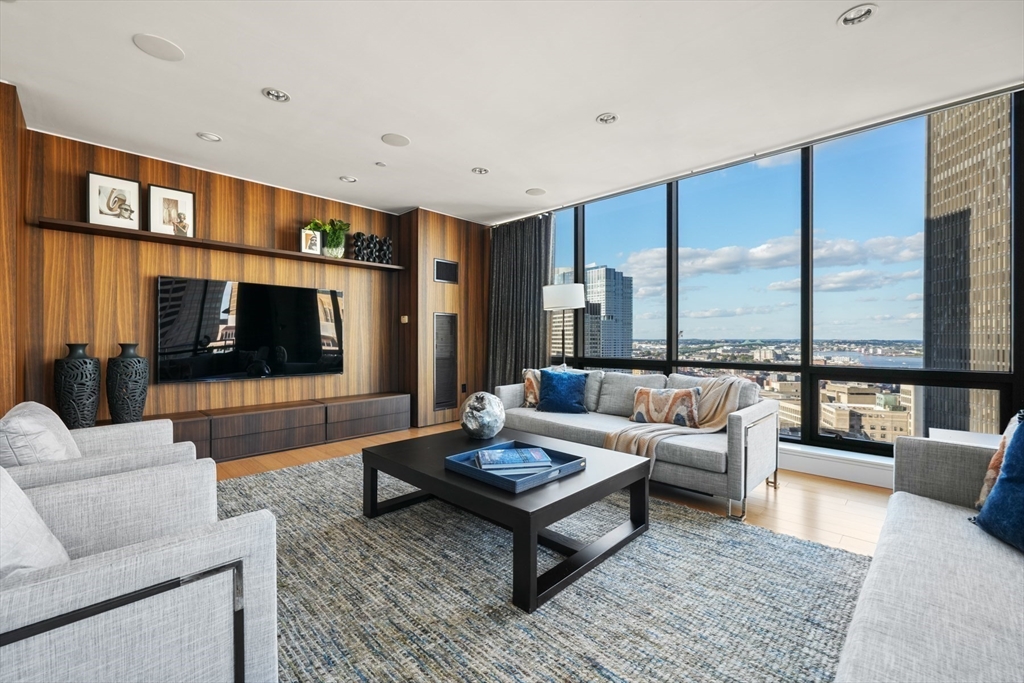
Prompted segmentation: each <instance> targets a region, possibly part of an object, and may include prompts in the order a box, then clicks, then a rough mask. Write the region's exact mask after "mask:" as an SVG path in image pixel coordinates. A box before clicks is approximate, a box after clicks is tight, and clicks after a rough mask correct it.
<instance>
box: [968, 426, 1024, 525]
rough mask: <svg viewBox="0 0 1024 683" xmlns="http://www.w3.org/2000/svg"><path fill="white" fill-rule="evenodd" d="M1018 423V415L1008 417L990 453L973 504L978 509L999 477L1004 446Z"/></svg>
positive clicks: (1004, 451)
mask: <svg viewBox="0 0 1024 683" xmlns="http://www.w3.org/2000/svg"><path fill="white" fill-rule="evenodd" d="M1019 424H1020V416H1019V415H1014V416H1013V417H1011V418H1010V421H1009V422H1008V423H1007V424H1006V429H1004V430H1003V436H1002V438H1001V439H999V447H998V448H996V452H995V453H993V454H992V459H991V460H989V462H988V470H987V471H986V472H985V481H984V483H983V484H982V485H981V495H979V496H978V501H977V502H976V503H975V504H974V507H976V508H978V509H979V510H980V509H981V507H982V506H983V505H984V504H985V500H986V499H988V494H990V493H991V492H992V487H993V486H995V485H996V479H998V478H999V472H1000V471H1001V470H1002V468H1003V456H1005V455H1006V446H1007V445H1008V444H1009V443H1010V439H1011V438H1013V433H1014V432H1015V431H1017V425H1019Z"/></svg>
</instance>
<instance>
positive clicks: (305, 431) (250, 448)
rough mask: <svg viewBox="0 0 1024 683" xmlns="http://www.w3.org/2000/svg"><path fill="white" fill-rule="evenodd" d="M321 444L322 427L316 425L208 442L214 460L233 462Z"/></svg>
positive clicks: (322, 439) (322, 440) (322, 437)
mask: <svg viewBox="0 0 1024 683" xmlns="http://www.w3.org/2000/svg"><path fill="white" fill-rule="evenodd" d="M323 442H324V426H323V425H322V424H318V425H310V426H305V427H294V428H291V429H280V430H276V431H272V432H260V433H258V434H246V435H243V436H231V437H227V438H223V439H213V440H212V441H211V442H210V454H211V455H212V456H213V459H214V460H233V459H235V458H244V457H247V456H250V455H260V454H261V453H273V452H274V451H285V450H288V449H290V448H302V447H303V446H313V445H316V444H319V443H323Z"/></svg>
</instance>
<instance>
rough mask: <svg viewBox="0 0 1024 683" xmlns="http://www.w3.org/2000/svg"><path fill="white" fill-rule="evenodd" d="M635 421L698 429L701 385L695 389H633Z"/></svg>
mask: <svg viewBox="0 0 1024 683" xmlns="http://www.w3.org/2000/svg"><path fill="white" fill-rule="evenodd" d="M633 394H634V395H633V413H632V415H630V416H629V419H630V420H632V421H633V422H661V423H664V424H674V425H678V426H681V427H691V428H693V429H696V428H697V427H699V426H700V425H699V424H698V423H697V400H698V399H699V398H700V387H694V388H693V389H647V388H645V387H637V388H636V389H634V390H633Z"/></svg>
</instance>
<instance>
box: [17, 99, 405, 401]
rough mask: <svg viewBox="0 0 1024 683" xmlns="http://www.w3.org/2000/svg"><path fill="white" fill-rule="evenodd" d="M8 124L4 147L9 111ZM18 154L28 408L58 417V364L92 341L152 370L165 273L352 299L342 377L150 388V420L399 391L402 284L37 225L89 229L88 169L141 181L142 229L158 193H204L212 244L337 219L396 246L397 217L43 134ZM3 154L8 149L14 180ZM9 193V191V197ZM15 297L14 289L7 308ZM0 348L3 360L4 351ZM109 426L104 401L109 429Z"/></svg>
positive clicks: (284, 243) (200, 205) (201, 204)
mask: <svg viewBox="0 0 1024 683" xmlns="http://www.w3.org/2000/svg"><path fill="white" fill-rule="evenodd" d="M5 92H6V89H5ZM5 97H6V95H5ZM4 106H5V107H6V99H5V100H4ZM3 120H4V131H5V132H4V135H7V133H6V128H7V126H8V122H9V113H8V112H7V111H6V109H5V111H4V113H3ZM21 155H22V170H21V186H22V194H23V197H24V206H23V220H21V221H18V223H19V224H18V234H17V242H18V259H17V278H18V283H17V285H18V290H17V291H18V296H17V301H18V313H17V324H18V327H17V354H18V368H19V369H20V373H21V376H22V379H23V391H22V392H20V399H21V400H33V401H39V402H42V403H46V404H48V405H53V403H54V395H53V360H54V359H55V358H59V357H61V356H63V355H65V353H66V348H65V346H64V344H65V343H66V342H89V353H90V355H93V356H96V357H98V358H100V359H106V358H110V357H112V356H115V355H117V353H118V351H119V349H118V342H138V343H139V344H140V347H139V351H140V353H142V354H145V355H147V356H149V357H151V358H152V355H153V352H154V350H155V343H156V340H155V336H156V323H155V310H154V309H155V306H156V278H157V276H158V275H177V276H182V277H199V278H213V279H221V280H240V281H246V282H259V283H273V284H281V285H292V286H301V287H318V288H324V289H337V290H341V291H342V292H344V299H345V303H344V305H345V310H344V337H345V339H344V350H345V372H344V374H342V375H320V376H316V377H299V378H281V379H266V380H241V381H231V382H217V383H197V384H152V385H151V386H150V391H149V399H148V401H147V403H146V414H166V413H175V412H184V411H192V410H202V409H210V408H227V407H233V406H242V405H252V404H259V403H276V402H282V401H296V400H304V399H314V398H323V397H331V396H348V395H353V394H368V393H375V392H382V391H392V390H394V389H395V384H396V381H397V380H396V378H395V377H394V370H395V361H394V356H395V350H396V345H395V343H394V341H395V340H394V331H395V325H394V318H395V305H396V303H395V302H396V294H397V288H398V284H399V283H398V273H394V272H382V271H374V270H369V269H362V268H350V267H344V266H335V265H329V264H319V263H306V262H302V261H295V260H288V259H275V258H270V257H263V256H250V255H244V254H232V253H226V252H218V251H209V250H205V249H201V248H192V247H179V246H173V245H162V244H154V243H150V242H141V241H136V240H121V239H115V238H109V237H97V236H91V235H81V234H74V233H67V232H58V231H53V230H43V229H40V228H38V227H37V222H38V220H39V218H41V217H45V218H57V219H65V220H83V218H84V216H85V202H86V198H85V195H84V192H85V184H86V174H87V172H88V171H95V172H97V173H103V174H107V175H113V176H119V177H123V178H128V179H132V180H137V181H139V182H140V183H141V188H142V195H143V201H142V206H141V207H139V208H140V211H141V213H142V215H143V224H145V222H146V220H147V219H146V218H145V217H146V216H148V206H147V205H146V201H145V198H146V197H147V196H148V189H147V188H148V186H149V185H150V184H154V185H162V186H165V187H172V188H178V189H182V190H188V191H191V192H195V194H196V232H197V237H202V238H207V239H213V240H223V241H227V242H236V243H244V244H251V245H256V246H261V247H272V248H277V249H297V248H298V243H299V233H298V230H299V228H300V227H301V226H302V225H304V224H305V223H307V222H308V221H309V220H310V219H312V218H320V219H323V220H326V219H328V218H340V219H343V220H346V221H349V222H350V223H351V224H352V229H353V230H354V231H363V232H371V233H375V234H378V235H381V236H385V235H391V236H394V235H393V232H394V224H395V223H396V222H397V218H396V217H395V216H392V215H390V214H386V213H382V212H379V211H372V210H370V209H363V208H360V207H355V206H351V205H348V204H343V203H341V202H335V201H330V200H327V199H321V198H318V197H313V196H309V195H304V194H300V193H297V192H291V191H288V190H282V189H278V188H274V187H269V186H266V185H260V184H257V183H252V182H247V181H244V180H238V179H235V178H231V177H227V176H223V175H218V174H215V173H208V172H205V171H200V170H197V169H194V168H189V167H186V166H179V165H176V164H172V163H167V162H163V161H157V160H155V159H150V158H146V157H141V156H137V155H134V154H128V153H125V152H119V151H116V150H112V149H107V148H104V147H98V146H95V145H89V144H85V143H81V142H76V141H73V140H68V139H65V138H60V137H55V136H52V135H47V134H44V133H39V132H35V131H25V132H24V133H23V134H22V136H21ZM7 156H8V154H7V147H6V138H4V154H3V157H4V159H5V166H4V167H5V169H6V158H7ZM7 184H8V183H6V182H0V187H6V186H7ZM4 197H6V195H4ZM6 211H7V209H6V204H5V205H4V212H5V213H4V236H5V238H6V236H7V233H8V231H9V225H10V224H9V223H8V222H7V217H6V215H7V214H6ZM4 253H5V252H3V251H2V249H0V270H2V271H3V273H0V276H2V275H3V274H4V273H6V272H8V271H13V270H14V269H13V268H10V269H8V268H6V267H2V264H3V263H4V262H3V259H4V258H5V256H4ZM6 294H7V291H6V288H5V304H4V305H5V306H6V305H7V304H6ZM4 310H6V309H4V308H0V327H2V328H4V329H6V328H7V325H4V324H2V323H3V318H2V316H3V315H4ZM2 334H4V332H3V331H2V330H0V335H2ZM2 339H3V338H2V337H0V349H3V348H7V345H6V344H4V343H3V342H2ZM0 362H3V361H2V360H0ZM4 374H5V375H6V374H7V373H4ZM2 381H3V380H2V379H0V382H2ZM2 390H4V389H2V385H0V391H2ZM3 400H5V399H4V395H3V394H0V401H3ZM8 403H10V401H6V402H5V403H4V404H3V405H0V410H6V408H7V407H9V406H8V405H7V404H8ZM106 416H107V409H106V397H105V396H104V397H102V398H101V408H100V418H101V419H102V418H104V417H106Z"/></svg>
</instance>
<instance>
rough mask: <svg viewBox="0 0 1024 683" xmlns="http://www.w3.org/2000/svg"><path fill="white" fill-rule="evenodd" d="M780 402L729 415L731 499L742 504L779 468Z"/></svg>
mask: <svg viewBox="0 0 1024 683" xmlns="http://www.w3.org/2000/svg"><path fill="white" fill-rule="evenodd" d="M778 415H779V402H778V401H772V400H765V401H761V402H759V403H755V404H754V405H752V406H747V407H746V408H743V409H741V410H737V411H736V412H734V413H729V420H728V423H727V426H726V430H727V432H728V435H729V453H728V456H727V457H726V465H725V467H726V474H727V476H728V484H727V486H728V489H729V494H728V495H729V498H731V499H733V500H742V499H744V498H746V497H747V494H748V493H750V492H751V491H752V490H754V489H755V488H757V486H758V484H760V483H761V480H763V479H766V478H767V477H769V476H771V474H772V472H774V471H775V470H776V469H778V467H779V418H778Z"/></svg>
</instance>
